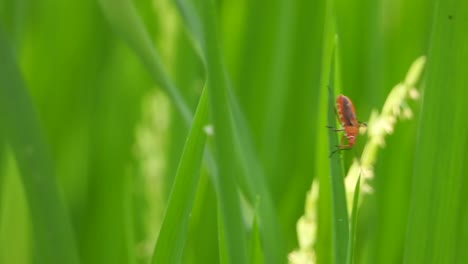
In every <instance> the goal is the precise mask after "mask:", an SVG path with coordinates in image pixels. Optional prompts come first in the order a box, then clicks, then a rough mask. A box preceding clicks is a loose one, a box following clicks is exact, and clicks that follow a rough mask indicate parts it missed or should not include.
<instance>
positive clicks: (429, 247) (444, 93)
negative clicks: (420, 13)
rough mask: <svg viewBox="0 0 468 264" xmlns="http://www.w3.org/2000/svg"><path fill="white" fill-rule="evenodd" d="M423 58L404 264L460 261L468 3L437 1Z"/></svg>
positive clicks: (463, 247)
mask: <svg viewBox="0 0 468 264" xmlns="http://www.w3.org/2000/svg"><path fill="white" fill-rule="evenodd" d="M435 6H436V8H435V16H434V23H433V28H432V36H431V45H430V46H431V49H430V50H429V54H428V57H427V58H428V60H427V72H426V73H427V74H426V82H425V88H424V90H423V100H422V103H423V105H422V112H421V117H420V120H419V121H420V123H419V128H418V140H417V143H416V148H415V151H414V165H413V166H414V169H413V177H412V189H411V203H410V210H409V218H408V227H407V233H406V245H405V254H404V263H465V262H466V261H467V260H466V259H462V258H460V257H461V256H463V255H464V256H466V253H464V252H466V242H467V241H468V237H467V234H466V233H464V234H463V233H461V232H460V230H462V229H464V228H466V226H464V225H465V224H466V219H463V218H462V217H464V212H465V211H466V210H467V206H466V199H467V190H468V185H467V184H468V182H467V181H466V175H467V174H466V164H467V162H468V159H467V155H466V145H467V143H466V142H467V139H468V137H467V135H468V123H467V122H466V117H467V115H468V108H467V107H466V98H467V96H468V92H467V89H466V84H467V83H468V75H467V74H466V58H467V57H468V50H467V49H466V43H467V41H468V37H467V35H466V31H465V30H466V23H467V18H468V2H466V1H457V0H448V1H437V4H436V5H435Z"/></svg>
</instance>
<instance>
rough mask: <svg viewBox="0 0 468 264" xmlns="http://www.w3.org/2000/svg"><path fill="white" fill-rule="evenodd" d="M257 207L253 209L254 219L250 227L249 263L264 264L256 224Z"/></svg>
mask: <svg viewBox="0 0 468 264" xmlns="http://www.w3.org/2000/svg"><path fill="white" fill-rule="evenodd" d="M258 205H259V202H257V205H256V207H255V211H254V219H253V225H252V235H251V237H250V263H252V264H261V263H264V258H263V251H262V241H261V237H260V229H259V225H258V224H259V223H258Z"/></svg>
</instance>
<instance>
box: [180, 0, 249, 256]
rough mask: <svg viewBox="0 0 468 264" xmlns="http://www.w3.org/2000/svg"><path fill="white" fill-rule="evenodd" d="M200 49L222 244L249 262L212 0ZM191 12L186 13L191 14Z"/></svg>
mask: <svg viewBox="0 0 468 264" xmlns="http://www.w3.org/2000/svg"><path fill="white" fill-rule="evenodd" d="M178 5H179V7H185V8H187V9H189V10H191V9H192V8H191V7H192V5H191V4H190V3H188V2H187V1H179V2H178ZM199 11H200V12H201V14H200V17H201V18H203V19H205V20H204V21H203V20H200V22H201V24H200V26H201V27H200V28H199V29H198V30H201V32H200V34H199V35H198V36H199V37H200V38H199V40H200V43H201V45H200V48H201V51H202V54H203V55H204V56H203V58H204V61H205V66H206V71H207V87H208V91H209V105H210V111H211V115H212V119H213V123H214V131H215V132H214V133H215V136H214V149H215V159H216V161H217V164H218V171H219V173H218V175H217V176H219V177H217V179H215V183H214V184H215V189H216V191H217V197H218V204H219V209H220V214H221V215H220V217H221V219H222V221H221V224H222V234H223V236H224V238H225V239H224V240H220V246H221V247H222V248H223V247H224V248H226V258H227V259H226V260H227V262H228V263H247V255H246V242H245V235H244V228H243V222H242V215H241V211H240V201H239V196H238V192H237V186H238V185H237V183H236V175H235V168H234V167H233V162H232V159H233V154H234V153H235V152H234V150H235V147H234V144H233V141H232V139H233V138H234V135H233V124H232V119H231V118H232V117H231V109H230V106H229V97H228V95H229V93H228V91H229V90H228V88H227V86H228V79H227V74H226V69H225V66H224V62H223V59H222V57H221V54H222V53H221V50H220V45H219V36H218V34H217V31H218V29H217V27H216V22H215V20H214V19H215V17H216V13H215V10H214V5H213V3H212V2H210V1H208V2H205V3H202V4H201V6H200V10H199ZM189 13H190V14H194V13H192V12H186V15H188V14H189Z"/></svg>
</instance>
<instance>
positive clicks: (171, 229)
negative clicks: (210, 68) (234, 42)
mask: <svg viewBox="0 0 468 264" xmlns="http://www.w3.org/2000/svg"><path fill="white" fill-rule="evenodd" d="M207 115H208V107H207V96H206V90H205V89H204V90H203V93H202V96H201V97H200V101H199V103H198V108H197V111H196V113H195V117H194V120H193V124H192V127H191V128H190V132H189V134H188V138H187V142H186V143H185V147H184V151H183V154H182V157H181V159H180V162H179V167H178V169H177V175H176V177H175V180H174V185H173V187H172V191H171V194H170V197H169V203H168V205H167V209H166V213H165V216H164V220H163V224H162V226H161V231H160V233H159V237H158V241H157V243H156V247H155V250H154V255H153V261H152V263H154V264H157V263H180V261H181V257H182V251H183V248H184V245H185V240H186V237H187V232H188V226H189V220H190V212H191V210H192V205H193V201H194V198H195V192H196V189H197V186H198V179H199V176H200V164H201V162H202V158H203V150H204V147H205V141H206V133H205V132H204V130H203V127H204V126H205V125H206V124H205V122H206V119H207Z"/></svg>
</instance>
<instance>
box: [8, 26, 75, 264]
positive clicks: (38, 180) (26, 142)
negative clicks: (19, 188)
mask: <svg viewBox="0 0 468 264" xmlns="http://www.w3.org/2000/svg"><path fill="white" fill-rule="evenodd" d="M0 61H1V63H0V122H2V123H3V127H4V128H5V129H6V131H5V134H6V135H5V136H6V138H7V142H8V144H9V146H10V147H11V148H12V150H13V153H14V155H15V159H16V162H17V165H18V168H19V170H20V174H21V177H22V183H23V186H24V190H25V193H26V197H27V202H28V206H29V210H30V215H31V218H32V219H31V223H32V226H33V232H34V247H35V249H36V251H35V253H37V261H38V262H37V263H57V264H58V263H79V259H78V252H77V249H76V242H75V239H74V235H73V230H72V226H71V223H70V219H69V216H68V214H67V212H66V209H65V206H64V204H63V201H62V200H61V197H60V195H59V190H58V186H57V183H56V179H55V175H54V168H53V165H52V161H51V158H50V156H49V155H48V152H47V147H46V144H45V142H44V138H43V137H42V135H41V130H40V125H39V123H38V120H37V117H36V114H35V112H34V107H33V105H32V102H31V100H30V98H29V95H28V93H27V90H26V87H25V85H24V82H23V79H22V76H21V73H20V71H19V68H18V66H17V64H16V61H15V56H14V53H13V49H12V47H11V46H10V45H9V43H8V40H7V37H6V34H5V32H4V31H3V30H2V29H0Z"/></svg>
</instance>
